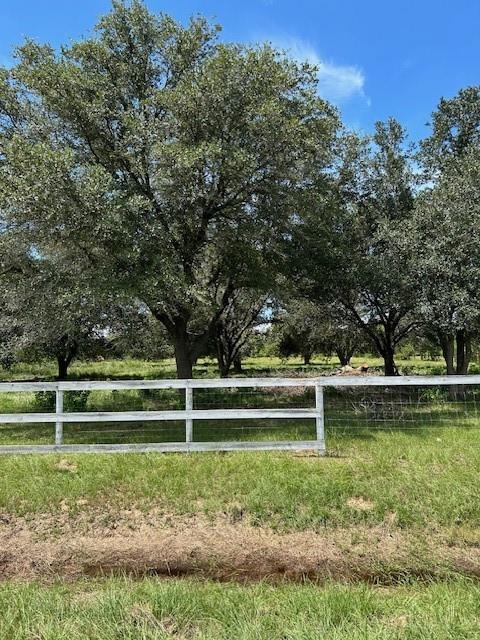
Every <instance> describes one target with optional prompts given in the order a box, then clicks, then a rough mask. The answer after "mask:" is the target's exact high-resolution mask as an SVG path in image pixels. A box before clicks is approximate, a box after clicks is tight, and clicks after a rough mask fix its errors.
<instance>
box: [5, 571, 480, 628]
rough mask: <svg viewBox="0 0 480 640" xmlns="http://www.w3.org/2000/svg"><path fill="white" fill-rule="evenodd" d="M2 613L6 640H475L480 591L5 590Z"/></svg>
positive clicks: (195, 585)
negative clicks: (174, 639) (402, 639)
mask: <svg viewBox="0 0 480 640" xmlns="http://www.w3.org/2000/svg"><path fill="white" fill-rule="evenodd" d="M0 611H1V613H0V637H1V638H2V640H32V639H33V638H41V639H42V640H98V639H99V638H101V639H102V640H120V639H122V640H139V639H141V640H154V639H155V640H167V639H169V638H170V639H172V638H177V639H182V640H183V639H185V640H186V639H198V640H201V639H202V640H206V639H208V640H210V639H215V640H232V639H241V640H273V639H283V640H319V639H320V638H328V639H329V640H345V639H347V638H348V639H349V640H397V639H400V638H408V639H409V640H447V639H448V640H462V639H466V638H478V624H479V619H480V588H479V587H478V585H474V584H471V583H469V582H467V581H464V580H457V581H452V582H449V583H446V584H432V585H422V584H412V585H409V586H408V587H398V588H395V589H374V588H372V587H368V586H364V585H363V586H362V585H359V586H344V585H335V584H329V585H326V586H325V587H323V588H322V589H318V588H317V587H315V586H312V585H282V586H271V585H268V584H258V585H253V586H239V585H233V584H228V585H227V584H215V583H205V582H199V581H192V580H171V581H168V582H166V581H158V580H152V579H150V580H145V581H143V582H140V583H139V582H133V581H131V580H127V579H124V580H118V579H117V580H109V581H103V582H100V583H97V582H90V583H85V582H81V583H78V584H76V585H74V586H65V585H57V586H54V587H49V588H47V587H42V586H38V585H28V586H27V585H7V586H4V587H0Z"/></svg>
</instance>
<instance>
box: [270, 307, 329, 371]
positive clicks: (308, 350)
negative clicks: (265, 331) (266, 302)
mask: <svg viewBox="0 0 480 640" xmlns="http://www.w3.org/2000/svg"><path fill="white" fill-rule="evenodd" d="M278 333H279V338H278V351H279V354H280V355H281V356H282V357H284V358H288V357H289V356H292V355H300V356H302V358H303V362H304V364H305V365H309V364H310V363H311V360H312V357H313V355H314V353H316V352H318V351H319V350H320V349H321V347H322V344H323V342H322V340H323V337H324V335H323V331H322V326H321V312H320V310H319V308H318V306H317V305H315V304H314V303H312V302H309V301H308V300H290V301H289V302H288V304H287V306H286V308H285V309H284V310H283V311H282V312H280V313H279V317H278Z"/></svg>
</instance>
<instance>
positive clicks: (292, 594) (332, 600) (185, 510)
mask: <svg viewBox="0 0 480 640" xmlns="http://www.w3.org/2000/svg"><path fill="white" fill-rule="evenodd" d="M361 361H362V359H359V361H358V362H357V363H356V364H359V362H361ZM370 364H371V365H372V366H373V365H375V366H377V365H378V364H379V363H378V362H376V361H372V360H370ZM400 364H401V363H400ZM336 366H337V365H335V364H334V363H328V362H325V361H318V362H317V363H316V364H315V365H314V366H313V367H309V368H307V369H304V368H303V366H302V365H301V363H300V362H299V361H295V360H291V361H289V362H286V363H285V362H281V361H277V360H274V359H271V358H270V359H255V360H251V361H247V363H246V371H245V375H252V376H253V375H256V376H260V375H274V374H277V373H278V374H279V375H284V376H287V375H289V374H292V373H293V374H295V375H298V374H301V373H302V372H304V371H305V373H307V374H315V373H326V372H328V371H329V370H331V369H332V368H336ZM404 367H405V369H408V367H413V368H414V372H416V373H441V372H442V371H441V364H439V363H438V362H419V361H415V362H412V361H410V362H406V363H405V365H404ZM436 367H437V368H438V367H440V370H435V368H436ZM71 374H72V378H84V379H104V378H166V377H172V376H173V375H174V370H173V362H171V361H170V362H156V363H155V362H143V361H133V360H128V361H105V362H98V363H81V362H79V363H76V364H75V365H74V367H72V372H71ZM196 374H197V375H201V376H208V377H209V376H215V375H216V372H215V368H214V364H213V363H212V362H210V361H205V362H201V363H200V364H199V366H198V367H197V371H196ZM53 376H54V368H53V366H52V365H51V364H49V363H41V364H39V365H36V366H35V367H33V366H32V367H23V368H20V367H17V368H16V369H15V370H14V371H12V372H11V373H10V374H8V377H10V378H16V379H27V378H38V379H48V378H52V377H53ZM468 400H470V402H466V399H465V398H462V399H457V400H452V399H451V398H450V397H449V396H448V394H444V395H443V396H442V395H441V394H440V395H438V393H437V394H436V395H435V393H433V392H430V391H429V392H428V394H427V395H418V394H417V395H416V396H415V397H413V396H412V398H411V399H408V398H405V397H403V398H400V399H399V398H396V399H393V401H391V402H389V401H388V398H386V399H385V402H380V403H379V402H378V399H376V398H375V395H373V396H371V397H363V396H359V397H356V396H355V395H349V394H345V395H343V396H342V395H338V394H337V395H335V392H331V395H327V397H326V421H327V447H328V451H329V454H330V455H329V457H326V458H319V457H317V456H308V455H300V456H297V455H294V454H292V453H281V452H263V453H262V452H249V453H233V454H213V453H206V454H191V455H182V454H167V455H160V454H141V455H139V454H137V455H134V454H128V455H76V456H60V455H45V456H33V455H28V456H0V515H1V514H6V515H7V516H8V514H13V515H18V516H25V517H26V518H27V520H30V519H32V523H33V526H34V524H35V518H37V517H40V518H41V517H42V514H44V513H51V514H53V522H55V521H56V516H55V514H57V513H58V514H62V518H65V517H66V516H65V514H66V513H67V514H68V518H69V519H70V522H71V523H72V526H74V525H75V521H76V520H75V519H76V517H77V516H80V515H83V516H86V517H87V519H88V516H89V513H90V512H92V514H93V515H95V514H98V513H99V512H100V513H102V514H103V513H105V518H106V526H107V524H108V519H109V517H110V515H112V514H113V517H114V514H115V513H118V512H119V511H120V510H122V509H128V510H130V509H132V507H137V508H139V509H141V510H144V511H149V510H151V509H153V510H155V511H156V512H160V513H164V514H167V515H168V516H169V517H170V515H172V516H173V517H174V516H175V515H178V516H185V515H187V516H190V515H196V514H201V515H203V516H206V517H207V518H211V519H212V520H215V519H216V518H217V517H218V516H219V515H221V516H222V517H223V516H225V515H226V516H227V517H229V516H231V518H230V519H229V520H230V521H232V522H236V521H237V520H236V519H237V517H238V514H239V513H240V514H242V516H241V523H240V525H241V524H243V523H245V522H248V523H251V524H253V525H255V526H257V527H271V528H273V529H275V530H277V531H279V532H282V531H307V530H313V531H317V532H321V533H325V532H330V533H331V534H332V535H333V536H335V535H336V531H337V530H338V528H343V527H345V528H348V530H349V532H350V533H351V535H352V536H353V537H354V536H355V535H356V532H357V531H358V532H359V535H360V532H361V531H362V530H365V528H368V527H374V526H378V525H381V526H382V527H383V525H384V524H385V522H388V523H389V524H388V527H390V528H394V529H395V528H398V529H399V530H401V531H402V534H403V539H404V540H405V541H406V544H407V545H408V548H406V549H405V551H406V554H407V556H408V558H407V560H406V561H405V565H404V566H405V567H406V569H408V567H410V568H411V569H412V571H411V572H410V573H408V571H406V569H405V571H406V572H405V573H402V571H403V570H402V571H400V573H401V574H402V575H405V584H399V585H397V586H395V587H394V588H388V589H386V588H378V587H373V586H369V585H366V584H357V585H353V584H349V585H347V584H334V583H330V584H327V585H325V586H316V585H313V584H281V585H272V584H267V583H258V584H255V585H253V584H252V585H249V586H242V585H239V584H233V583H232V584H230V583H228V584H218V583H214V582H209V581H199V580H193V579H188V580H181V579H174V578H171V579H168V580H166V579H163V580H159V579H154V578H143V579H141V580H138V581H133V580H131V579H127V578H125V579H121V578H115V579H113V578H112V579H105V580H88V581H87V580H82V581H78V582H76V583H73V584H54V585H50V586H47V585H40V584H20V583H16V582H6V583H3V584H0V638H1V640H10V639H12V640H13V639H15V640H17V639H18V640H23V639H25V640H27V639H28V640H33V639H35V640H37V639H39V640H60V639H62V640H63V639H65V640H67V639H68V640H80V639H81V640H84V639H85V640H89V639H92V640H93V639H95V640H97V639H98V640H114V639H115V640H117V639H118V640H120V639H122V640H123V639H127V640H128V639H129V638H130V639H132V640H133V639H135V640H136V639H137V638H139V639H141V640H150V639H162V640H163V639H167V638H177V639H178V640H190V639H194V640H195V639H202V640H223V639H225V640H227V639H228V640H235V639H237V638H238V639H242V640H263V639H265V640H277V639H278V640H300V639H302V640H313V639H315V640H317V638H324V637H325V638H328V639H329V640H340V639H341V640H359V639H360V638H361V639H362V640H363V639H366V640H379V639H385V640H387V639H388V640H390V639H393V640H396V639H398V640H400V639H402V640H403V639H405V640H414V639H419V640H430V639H431V640H434V639H435V640H443V639H445V640H446V639H449V640H450V639H451V640H454V639H455V640H461V639H467V638H468V639H470V638H472V639H474V638H478V637H480V634H479V632H478V629H479V625H480V586H479V584H478V582H469V581H468V580H467V579H460V578H455V579H454V578H452V579H451V580H448V579H447V580H445V579H444V580H443V581H442V582H437V583H433V582H432V583H429V584H427V583H420V582H415V581H414V580H413V579H412V576H414V575H419V573H415V568H416V567H420V568H421V569H424V570H425V575H429V568H435V566H434V563H436V562H438V558H439V557H441V554H440V556H439V555H438V551H439V549H434V548H433V546H434V544H436V543H437V542H438V540H439V539H440V538H441V540H442V543H441V544H452V545H456V546H457V548H458V549H460V553H462V550H463V551H464V552H465V557H468V550H469V548H477V547H478V546H480V483H479V469H480V429H479V428H478V427H479V426H480V416H479V415H477V398H476V397H475V396H471V397H469V398H468ZM312 401H313V397H312V394H311V392H305V393H300V394H297V395H295V394H293V395H289V394H288V393H287V394H282V393H280V392H275V395H273V394H272V392H271V390H269V391H268V393H256V394H254V395H249V394H247V393H245V391H242V392H236V391H233V392H222V393H217V392H216V393H215V395H214V396H213V397H210V396H208V394H206V393H205V394H203V393H200V392H198V393H197V396H196V402H197V404H196V406H197V407H199V408H207V407H208V406H213V405H215V406H217V407H221V406H229V407H247V406H261V407H265V406H273V405H275V406H282V405H283V406H311V403H312ZM68 402H70V403H72V405H71V410H77V411H78V410H123V409H137V410H149V409H166V408H181V406H182V403H181V398H180V396H179V394H178V393H177V392H175V391H173V392H164V391H162V392H160V391H153V392H146V391H132V392H124V391H118V392H113V393H112V392H104V391H101V392H94V393H90V394H89V395H88V396H84V397H82V396H72V397H71V398H70V399H68ZM42 403H43V405H42ZM82 403H84V405H85V406H83V405H82ZM48 405H49V400H48V397H46V396H43V397H40V398H39V397H38V396H35V395H34V394H3V395H2V396H0V412H23V411H38V410H48ZM262 425H263V426H262V427H260V426H259V424H258V423H256V424H252V423H248V422H245V421H235V420H233V421H229V422H228V423H213V422H206V423H203V422H202V423H200V422H198V423H196V425H195V438H196V439H197V440H203V439H204V440H208V439H220V440H221V439H249V438H252V437H254V438H255V439H258V438H262V439H268V438H275V439H277V438H291V439H294V438H311V437H313V421H312V420H305V421H295V422H293V421H290V422H288V421H282V422H281V423H274V422H272V421H270V422H268V421H267V422H262ZM252 427H254V428H252ZM273 427H275V428H273ZM472 427H474V428H472ZM475 427H477V428H475ZM117 429H119V430H121V431H122V432H120V431H117ZM149 429H153V432H152V431H148V430H149ZM97 430H100V431H101V433H91V431H97ZM183 434H184V425H183V424H181V423H178V424H175V423H169V424H168V425H167V424H165V423H164V424H160V423H144V424H142V423H133V424H128V425H125V424H118V425H117V424H114V423H112V424H108V425H95V424H90V425H65V436H66V441H67V442H92V441H103V442H122V441H128V442H142V441H155V440H166V441H169V440H170V441H172V440H181V439H182V438H183ZM52 436H53V426H52V425H3V426H0V443H2V444H4V443H7V442H8V443H11V442H18V443H20V442H25V443H27V442H28V443H33V442H45V443H51V442H52ZM63 458H67V459H68V460H69V461H70V462H71V464H70V465H65V464H63V465H59V461H60V460H61V459H63ZM351 498H357V499H359V498H361V499H362V500H363V504H364V505H367V506H368V508H365V509H363V510H362V509H357V508H355V507H352V501H351ZM82 512H83V513H82ZM6 521H7V522H8V517H7V519H6ZM80 521H81V518H80V519H79V522H80ZM0 522H1V520H0ZM382 527H380V529H379V530H380V531H382V530H383V529H382ZM52 535H53V534H52ZM58 535H60V534H58ZM353 537H352V540H353ZM435 541H436V542H435ZM352 544H354V543H353V542H352ZM440 551H441V549H440ZM391 568H392V571H393V573H395V572H396V573H398V571H397V567H396V566H394V565H392V567H391ZM385 569H386V570H388V567H386V568H385ZM433 573H435V575H437V576H440V575H442V576H443V577H445V576H446V575H449V570H446V571H445V572H443V573H442V572H441V571H439V572H432V575H433ZM437 579H438V580H440V577H438V578H437Z"/></svg>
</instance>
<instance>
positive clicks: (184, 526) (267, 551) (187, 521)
mask: <svg viewBox="0 0 480 640" xmlns="http://www.w3.org/2000/svg"><path fill="white" fill-rule="evenodd" d="M418 542H419V541H418V539H417V538H416V537H415V535H413V534H412V533H409V534H407V533H405V532H404V531H401V530H399V529H398V528H396V527H395V526H393V524H392V523H391V522H388V521H386V522H385V523H384V524H383V525H381V526H377V527H370V528H368V527H351V528H348V529H332V530H327V531H326V532H325V533H321V534H320V533H317V532H314V531H303V532H295V533H278V532H275V531H273V530H271V529H267V528H259V527H253V526H251V525H249V524H248V522H245V521H244V519H242V518H233V519H232V518H231V517H230V516H228V515H223V516H219V517H218V518H216V519H215V520H209V519H207V518H205V517H202V516H199V515H196V516H194V517H190V518H189V517H179V516H176V515H175V516H174V515H171V514H165V513H162V512H157V511H150V512H148V513H144V512H141V511H139V510H136V509H131V510H126V511H118V512H113V511H112V512H109V511H108V510H106V511H98V512H94V511H91V512H82V513H81V514H77V515H71V514H70V513H69V512H68V511H61V512H59V513H57V514H55V515H52V514H44V515H43V516H36V517H35V518H34V519H31V520H26V519H22V518H17V517H14V516H10V515H6V514H4V515H3V517H0V579H1V580H6V579H10V578H16V579H26V580H31V579H35V580H42V581H52V580H56V579H59V578H61V579H67V580H74V579H77V578H79V577H82V576H92V577H93V576H102V575H117V574H118V575H122V574H128V575H131V576H137V577H141V576H145V575H158V576H184V575H197V576H202V577H208V578H213V579H217V580H238V581H242V582H245V581H252V580H260V579H270V580H275V581H278V580H306V579H309V580H315V581H323V580H327V579H342V580H366V581H369V582H375V583H378V584H395V583H397V582H402V581H403V582H404V581H405V578H406V577H407V578H408V577H417V578H418V577H420V578H422V577H423V578H428V579H430V578H436V577H442V576H446V575H448V573H449V572H452V571H456V572H460V573H462V574H465V575H469V576H472V577H480V549H478V548H472V547H467V546H464V545H457V546H455V545H452V543H451V540H450V541H448V540H447V538H446V537H445V538H444V537H442V536H441V535H440V534H438V533H435V534H432V535H431V536H429V538H428V545H425V547H427V548H428V558H427V557H426V556H422V554H421V553H420V552H419V548H420V546H419V544H418Z"/></svg>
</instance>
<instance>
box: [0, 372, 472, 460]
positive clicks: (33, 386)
mask: <svg viewBox="0 0 480 640" xmlns="http://www.w3.org/2000/svg"><path fill="white" fill-rule="evenodd" d="M472 384H476V385H480V375H471V376H455V377H452V376H403V377H383V376H382V377H380V376H365V377H360V376H359V377H357V376H352V377H343V376H331V377H318V378H230V379H195V380H118V381H78V382H73V381H72V382H4V383H0V393H8V392H17V393H18V392H39V391H48V392H54V393H55V395H56V410H55V413H46V412H42V413H10V414H0V424H27V423H30V424H32V423H52V424H54V425H55V431H54V432H53V429H52V441H53V440H54V443H52V444H50V445H48V444H38V445H32V444H13V445H1V446H0V454H4V453H12V454H19V453H54V452H64V453H76V452H78V453H80V452H97V453H99V452H150V451H159V452H167V451H186V452H188V451H235V450H246V449H247V450H248V449H250V450H268V449H280V450H283V449H284V450H288V449H294V450H300V449H314V450H316V451H317V452H318V453H319V454H324V453H325V450H326V448H325V429H324V388H325V387H397V386H417V387H423V386H452V385H455V386H460V385H472ZM262 387H263V388H273V387H314V389H315V406H314V407H305V408H298V407H295V408H288V407H287V408H276V409H275V408H265V409H194V391H195V389H227V388H262ZM134 389H184V390H185V409H183V410H166V411H111V412H107V411H87V412H65V411H64V409H63V400H64V394H65V393H66V392H69V391H97V390H110V391H117V390H134ZM267 418H269V419H305V418H311V419H312V420H315V425H316V429H315V439H312V440H279V441H270V440H266V441H239V442H238V441H227V442H194V441H193V423H194V421H195V420H221V421H223V420H232V419H234V420H239V419H255V420H262V419H267ZM179 420H181V421H184V422H185V439H184V441H182V442H160V443H149V444H145V443H122V444H65V443H64V438H63V425H64V424H66V423H99V422H100V423H103V422H134V421H141V422H145V421H179ZM53 436H54V438H53Z"/></svg>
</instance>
